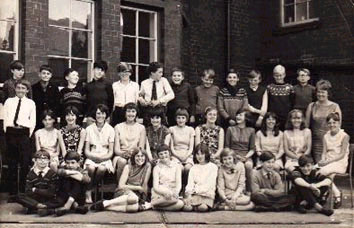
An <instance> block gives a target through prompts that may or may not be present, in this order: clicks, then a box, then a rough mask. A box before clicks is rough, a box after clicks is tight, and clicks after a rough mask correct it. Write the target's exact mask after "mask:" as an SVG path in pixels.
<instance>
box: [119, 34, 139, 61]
mask: <svg viewBox="0 0 354 228" xmlns="http://www.w3.org/2000/svg"><path fill="white" fill-rule="evenodd" d="M135 46H136V45H135V39H134V38H129V37H123V49H122V54H121V58H122V61H124V62H133V63H135V62H136V60H135V49H136V47H135Z"/></svg>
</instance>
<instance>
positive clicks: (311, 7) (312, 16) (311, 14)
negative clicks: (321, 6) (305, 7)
mask: <svg viewBox="0 0 354 228" xmlns="http://www.w3.org/2000/svg"><path fill="white" fill-rule="evenodd" d="M309 7H310V10H309V11H310V12H309V13H310V15H309V18H315V17H316V15H315V4H314V3H313V1H310V2H309Z"/></svg>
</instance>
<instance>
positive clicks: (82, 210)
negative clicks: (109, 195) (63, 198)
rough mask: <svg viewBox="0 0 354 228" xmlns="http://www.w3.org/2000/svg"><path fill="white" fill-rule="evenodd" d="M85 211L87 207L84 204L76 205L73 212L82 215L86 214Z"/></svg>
mask: <svg viewBox="0 0 354 228" xmlns="http://www.w3.org/2000/svg"><path fill="white" fill-rule="evenodd" d="M87 212H88V207H86V206H77V207H76V208H75V213H78V214H82V215H84V214H86V213H87Z"/></svg>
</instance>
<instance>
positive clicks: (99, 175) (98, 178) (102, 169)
mask: <svg viewBox="0 0 354 228" xmlns="http://www.w3.org/2000/svg"><path fill="white" fill-rule="evenodd" d="M106 172H107V168H106V167H105V166H102V165H99V166H98V167H97V170H96V178H95V179H96V183H99V182H100V181H101V180H102V179H103V177H104V175H105V174H106Z"/></svg>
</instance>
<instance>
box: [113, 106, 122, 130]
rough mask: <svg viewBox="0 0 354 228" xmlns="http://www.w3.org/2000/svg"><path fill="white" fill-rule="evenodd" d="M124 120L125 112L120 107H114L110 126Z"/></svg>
mask: <svg viewBox="0 0 354 228" xmlns="http://www.w3.org/2000/svg"><path fill="white" fill-rule="evenodd" d="M124 121H125V112H124V108H122V107H115V108H114V111H113V113H112V124H111V125H112V127H115V126H116V125H117V124H119V123H122V122H124Z"/></svg>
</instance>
